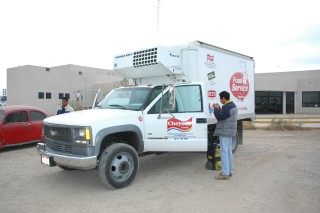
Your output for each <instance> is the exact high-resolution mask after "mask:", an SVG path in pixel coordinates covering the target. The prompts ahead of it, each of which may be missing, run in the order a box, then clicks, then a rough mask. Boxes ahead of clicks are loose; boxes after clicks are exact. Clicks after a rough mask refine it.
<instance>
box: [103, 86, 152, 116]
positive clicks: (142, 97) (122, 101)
mask: <svg viewBox="0 0 320 213" xmlns="http://www.w3.org/2000/svg"><path fill="white" fill-rule="evenodd" d="M152 89H153V88H139V87H128V88H118V89H114V90H113V91H111V92H110V93H109V94H108V95H107V96H106V97H105V98H104V99H103V100H102V101H101V102H100V103H99V104H98V107H99V108H102V109H126V110H137V111H138V110H142V107H143V106H144V103H145V102H146V100H147V98H148V96H149V94H150V92H151V91H152Z"/></svg>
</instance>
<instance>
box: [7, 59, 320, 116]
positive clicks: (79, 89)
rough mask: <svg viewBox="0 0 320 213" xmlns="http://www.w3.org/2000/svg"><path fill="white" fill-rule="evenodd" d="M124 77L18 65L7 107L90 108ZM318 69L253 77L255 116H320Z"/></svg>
mask: <svg viewBox="0 0 320 213" xmlns="http://www.w3.org/2000/svg"><path fill="white" fill-rule="evenodd" d="M121 81H123V77H121V76H120V75H118V74H117V73H115V72H114V71H112V70H106V69H97V68H90V67H84V66H77V65H71V64H69V65H63V66H57V67H50V68H48V67H39V66H31V65H26V66H19V67H14V68H9V69H8V70H7V86H8V87H7V91H6V93H7V104H8V105H14V104H25V105H32V106H37V107H39V108H42V109H43V110H45V111H46V112H47V113H49V114H50V115H53V114H55V111H56V108H57V106H58V105H59V104H60V103H61V98H62V97H64V96H66V97H69V102H70V104H71V105H72V106H73V107H74V108H75V109H82V108H88V107H92V104H93V100H94V97H95V94H96V92H97V90H98V89H99V88H100V90H101V92H100V95H99V98H98V100H101V99H102V98H103V97H104V96H105V95H106V94H107V93H108V92H109V91H111V90H112V89H113V88H115V87H117V86H119V84H120V82H121ZM318 82H320V70H310V71H295V72H275V73H256V74H255V88H254V89H255V102H256V103H255V104H256V114H320V84H319V83H318Z"/></svg>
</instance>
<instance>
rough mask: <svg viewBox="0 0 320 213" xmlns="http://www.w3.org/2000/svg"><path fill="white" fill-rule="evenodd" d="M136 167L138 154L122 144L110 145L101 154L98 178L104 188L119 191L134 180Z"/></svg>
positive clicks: (130, 147)
mask: <svg viewBox="0 0 320 213" xmlns="http://www.w3.org/2000/svg"><path fill="white" fill-rule="evenodd" d="M138 167H139V161H138V154H137V152H136V150H135V149H134V148H133V147H132V146H129V145H127V144H123V143H116V144H112V145H110V146H108V147H107V148H106V149H105V150H104V151H103V153H102V154H101V157H100V160H99V166H98V169H99V177H100V180H101V182H102V183H103V184H104V185H105V186H107V187H110V188H113V189H120V188H123V187H126V186H128V185H129V184H130V183H131V182H132V181H133V180H134V178H135V176H136V174H137V172H138Z"/></svg>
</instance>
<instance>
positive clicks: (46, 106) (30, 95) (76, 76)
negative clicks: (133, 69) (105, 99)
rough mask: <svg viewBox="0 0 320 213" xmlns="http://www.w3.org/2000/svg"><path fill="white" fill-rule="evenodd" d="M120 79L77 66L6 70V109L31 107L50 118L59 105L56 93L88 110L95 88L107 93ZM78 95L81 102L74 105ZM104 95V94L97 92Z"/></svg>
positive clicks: (103, 72) (30, 66)
mask: <svg viewBox="0 0 320 213" xmlns="http://www.w3.org/2000/svg"><path fill="white" fill-rule="evenodd" d="M122 79H123V77H121V76H119V75H118V74H116V73H115V72H114V71H112V70H106V69H98V68H90V67H84V66H78V65H71V64H70V65H63V66H57V67H50V69H49V70H47V68H46V67H39V66H32V65H26V66H19V67H14V68H9V69H7V87H8V88H7V89H8V91H7V92H8V93H7V94H8V105H31V106H36V107H39V108H41V109H43V110H45V111H46V112H47V113H48V114H50V115H54V114H55V111H56V108H57V106H58V105H59V104H60V103H61V100H60V99H59V93H69V94H70V99H69V102H70V103H71V104H72V105H73V104H74V105H76V106H77V107H80V105H82V107H91V106H92V102H93V99H94V96H95V94H96V91H97V86H95V85H99V84H100V85H101V84H102V85H104V84H105V88H104V89H108V90H109V91H110V90H111V89H112V88H113V87H114V85H116V84H117V83H116V82H118V81H121V80H122ZM76 91H79V92H80V93H81V95H82V100H81V101H79V102H76V101H77V99H76V94H77V92H76ZM39 92H44V96H45V97H44V99H39V98H38V93H39ZM101 92H104V91H101ZM46 93H51V99H46Z"/></svg>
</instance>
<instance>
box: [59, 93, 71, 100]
mask: <svg viewBox="0 0 320 213" xmlns="http://www.w3.org/2000/svg"><path fill="white" fill-rule="evenodd" d="M64 97H66V98H68V99H70V93H59V99H62V98H64Z"/></svg>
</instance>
